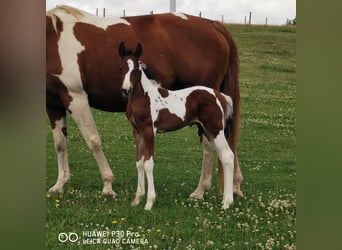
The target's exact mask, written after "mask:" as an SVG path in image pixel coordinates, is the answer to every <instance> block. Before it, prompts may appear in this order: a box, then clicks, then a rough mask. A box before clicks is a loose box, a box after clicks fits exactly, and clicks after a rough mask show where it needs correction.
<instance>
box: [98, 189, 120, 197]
mask: <svg viewBox="0 0 342 250" xmlns="http://www.w3.org/2000/svg"><path fill="white" fill-rule="evenodd" d="M101 194H102V195H103V196H109V197H113V198H116V197H117V196H118V195H117V194H116V193H115V192H114V191H113V190H108V191H102V193H101Z"/></svg>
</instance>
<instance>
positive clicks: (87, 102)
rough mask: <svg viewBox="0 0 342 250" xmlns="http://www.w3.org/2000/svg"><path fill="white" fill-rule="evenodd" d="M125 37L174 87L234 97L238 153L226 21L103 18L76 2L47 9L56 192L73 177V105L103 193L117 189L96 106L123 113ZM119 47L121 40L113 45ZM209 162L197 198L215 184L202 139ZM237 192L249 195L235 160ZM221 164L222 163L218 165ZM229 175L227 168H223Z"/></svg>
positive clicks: (234, 65)
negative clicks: (121, 49) (95, 115)
mask: <svg viewBox="0 0 342 250" xmlns="http://www.w3.org/2000/svg"><path fill="white" fill-rule="evenodd" d="M121 41H125V43H126V45H127V46H130V47H133V46H135V45H136V44H137V42H140V43H141V44H142V45H143V46H144V50H145V52H146V53H145V54H144V56H143V57H142V60H144V62H145V63H146V64H148V65H149V69H150V71H151V72H152V73H153V75H154V76H155V78H156V79H157V80H158V81H160V82H162V84H163V87H165V88H167V89H182V88H185V87H189V86H192V85H193V84H200V85H204V86H208V87H212V88H214V89H217V90H221V91H222V92H224V93H226V94H228V95H230V96H231V97H232V99H233V101H234V115H233V120H232V127H231V131H230V136H229V144H230V146H231V148H232V150H233V152H234V153H235V154H234V155H235V156H236V150H237V139H238V129H239V116H240V108H239V107H240V106H239V103H240V93H239V81H238V73H239V64H238V54H237V48H236V45H235V42H234V40H233V38H232V36H231V35H230V33H229V32H228V31H227V30H226V29H225V27H224V26H223V25H221V24H220V23H218V22H214V21H211V20H207V19H201V18H198V17H194V16H190V15H185V14H172V13H169V14H159V15H148V16H137V17H126V18H101V17H97V16H94V15H91V14H89V13H87V12H84V11H81V10H79V9H75V8H73V7H69V6H59V7H56V8H54V9H52V10H50V11H48V12H47V14H46V109H47V114H48V117H49V120H50V124H51V127H52V133H53V138H54V144H55V149H56V152H57V161H58V178H57V182H56V184H55V185H54V186H53V187H51V188H50V190H49V192H51V193H58V192H62V191H63V187H64V185H65V183H66V182H67V181H68V180H69V178H70V171H69V164H68V153H67V139H66V136H67V124H66V111H68V112H69V113H70V114H71V116H72V118H73V119H74V120H75V122H76V123H77V125H78V127H79V129H80V131H81V133H82V135H83V137H84V139H85V141H86V143H87V145H88V146H89V148H90V149H91V151H92V153H93V155H94V157H95V159H96V162H97V164H98V167H99V169H100V172H101V177H102V180H103V185H104V186H103V190H102V193H103V194H107V195H115V193H114V191H113V189H112V182H113V173H112V171H111V169H110V167H109V165H108V162H107V160H106V157H105V155H104V153H103V151H102V147H101V140H100V137H99V135H98V131H97V129H96V126H95V122H94V119H93V116H92V114H91V110H90V107H94V108H96V109H100V110H104V111H109V112H123V111H125V110H126V105H127V102H126V101H125V100H123V98H122V96H121V83H120V74H119V72H118V71H117V70H113V69H116V68H118V67H119V63H120V57H119V55H118V54H117V48H118V46H119V43H120V42H121ZM113 45H114V46H113ZM202 145H203V148H204V154H203V163H202V164H203V167H202V175H201V179H200V182H199V184H198V187H197V189H196V190H195V192H193V193H192V195H191V196H192V197H193V198H203V193H204V192H205V191H206V190H207V189H209V188H210V185H211V170H212V165H213V153H212V152H211V151H210V143H209V142H208V140H207V139H206V138H203V140H202ZM234 162H235V166H234V192H235V194H237V195H238V196H242V193H241V191H240V182H241V180H242V176H241V172H240V168H239V166H238V164H237V159H236V160H235V161H234ZM219 169H221V168H220V167H219ZM221 175H222V172H221Z"/></svg>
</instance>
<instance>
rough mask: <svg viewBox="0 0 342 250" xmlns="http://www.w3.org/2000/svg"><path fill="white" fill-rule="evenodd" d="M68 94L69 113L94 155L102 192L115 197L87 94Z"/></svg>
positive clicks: (110, 171) (111, 177) (111, 173)
mask: <svg viewBox="0 0 342 250" xmlns="http://www.w3.org/2000/svg"><path fill="white" fill-rule="evenodd" d="M70 95H71V96H72V98H73V100H72V102H71V103H70V105H69V110H70V114H71V116H72V118H73V119H74V121H75V122H76V124H77V125H78V128H79V129H80V131H81V133H82V135H83V137H84V139H85V141H86V143H87V145H88V147H89V149H90V150H91V151H92V153H93V155H94V157H95V160H96V162H97V165H98V167H99V170H100V173H101V177H102V181H103V190H102V194H103V195H109V196H113V197H115V196H116V193H115V192H114V191H113V189H112V182H113V179H114V176H113V172H112V170H111V169H110V167H109V164H108V162H107V159H106V157H105V155H104V153H103V151H102V146H101V140H100V136H99V134H98V131H97V128H96V125H95V121H94V118H93V115H92V113H91V110H90V107H89V103H88V97H87V94H86V93H85V92H81V93H70Z"/></svg>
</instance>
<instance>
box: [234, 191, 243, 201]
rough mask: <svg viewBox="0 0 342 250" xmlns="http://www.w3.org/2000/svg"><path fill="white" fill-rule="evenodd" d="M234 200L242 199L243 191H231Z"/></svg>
mask: <svg viewBox="0 0 342 250" xmlns="http://www.w3.org/2000/svg"><path fill="white" fill-rule="evenodd" d="M233 196H234V200H238V199H242V198H243V193H242V192H241V191H240V190H239V191H234V192H233Z"/></svg>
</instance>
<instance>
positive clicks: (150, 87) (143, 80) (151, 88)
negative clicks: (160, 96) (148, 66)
mask: <svg viewBox="0 0 342 250" xmlns="http://www.w3.org/2000/svg"><path fill="white" fill-rule="evenodd" d="M139 70H140V71H141V77H140V79H137V81H138V82H137V83H136V84H135V85H136V86H139V87H138V89H141V90H142V91H143V92H144V94H145V93H147V92H149V93H154V92H155V91H158V88H160V87H161V86H160V84H159V83H158V82H157V81H156V80H153V79H149V78H148V77H147V76H146V74H145V72H144V70H143V68H142V66H141V65H139Z"/></svg>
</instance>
